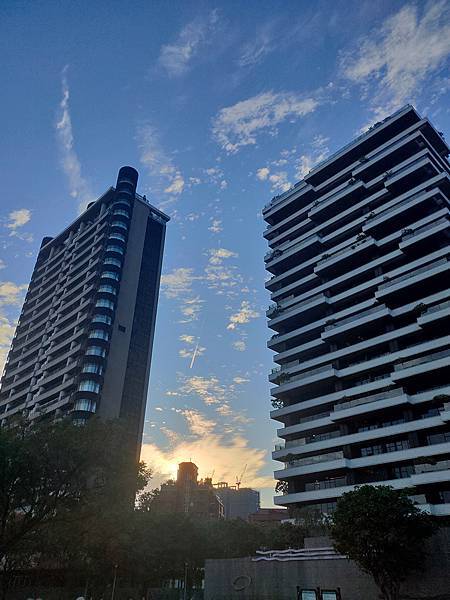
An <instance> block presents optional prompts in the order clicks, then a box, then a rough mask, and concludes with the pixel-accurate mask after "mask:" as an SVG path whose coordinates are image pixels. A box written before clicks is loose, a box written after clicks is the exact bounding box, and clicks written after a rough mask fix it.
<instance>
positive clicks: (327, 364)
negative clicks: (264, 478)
mask: <svg viewBox="0 0 450 600" xmlns="http://www.w3.org/2000/svg"><path fill="white" fill-rule="evenodd" d="M448 154H449V148H448V146H447V144H446V142H445V140H444V138H443V135H442V134H441V133H440V132H438V131H437V130H436V129H435V128H434V127H433V125H432V124H431V123H430V121H429V120H428V119H427V118H422V117H421V116H420V115H419V114H418V113H417V112H416V111H415V109H414V108H413V107H412V106H409V105H408V106H405V107H404V108H402V109H401V110H399V111H397V112H396V113H395V114H393V115H391V116H390V117H388V118H387V119H385V120H384V121H383V122H381V123H377V124H376V125H374V126H373V127H372V128H371V129H370V130H369V131H368V132H366V133H365V134H363V135H362V136H360V137H359V138H357V139H356V140H354V141H353V142H351V143H350V144H348V145H347V146H345V147H344V148H342V149H341V150H340V151H338V152H336V153H335V154H334V155H332V156H330V157H329V158H328V159H327V160H325V161H324V162H323V163H321V164H320V165H317V166H316V167H315V168H314V169H313V170H312V171H310V173H309V174H308V175H307V176H306V177H305V178H304V180H302V181H300V182H299V183H298V184H296V185H295V186H294V188H292V189H291V190H289V191H287V192H286V193H285V194H282V195H281V196H278V197H276V198H274V199H273V200H272V202H271V203H270V204H269V205H267V206H266V207H265V208H264V211H263V214H264V218H265V220H266V222H267V229H266V232H265V234H264V235H265V237H266V239H267V240H268V243H269V246H270V252H268V254H267V255H266V257H265V259H266V267H267V270H268V271H269V273H270V274H271V278H270V280H269V281H268V282H267V284H266V287H267V288H268V289H269V290H270V292H271V297H272V300H273V302H274V304H273V305H272V306H271V307H270V308H269V310H268V312H267V316H268V319H269V321H268V323H269V327H270V328H271V329H272V330H274V334H273V335H272V337H271V339H270V341H269V343H268V345H269V348H271V349H272V350H274V352H275V356H274V360H275V362H276V363H277V366H276V367H275V368H274V369H273V371H272V374H271V375H270V381H271V382H272V383H273V388H272V390H271V393H272V396H273V398H274V400H273V403H274V410H273V412H272V418H274V419H276V420H277V421H279V422H280V423H281V424H282V426H281V427H280V429H279V430H278V435H279V437H281V438H282V439H283V442H282V443H281V444H279V445H277V447H276V448H275V452H274V453H273V458H274V459H275V460H278V461H280V462H281V463H282V465H281V466H280V469H279V470H278V471H276V473H275V477H276V478H277V479H278V480H281V481H282V482H284V484H283V486H284V494H283V495H282V496H279V497H277V498H276V499H275V502H276V504H279V505H284V506H287V507H310V508H315V509H318V510H320V511H322V512H329V511H331V510H333V507H334V506H335V504H336V500H337V499H338V498H339V497H340V496H341V495H342V494H343V493H345V492H347V491H350V490H352V489H354V487H355V486H357V485H359V484H377V483H384V484H387V485H391V486H393V487H394V488H397V489H400V488H412V489H413V490H414V492H413V494H414V496H415V499H416V500H417V502H418V503H419V504H420V505H421V506H422V507H423V509H424V510H428V511H429V512H430V513H431V514H433V515H437V516H439V515H442V516H443V515H449V514H450V335H449V334H450V166H449V163H448V160H447V156H448Z"/></svg>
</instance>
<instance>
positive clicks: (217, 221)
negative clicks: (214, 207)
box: [208, 219, 222, 233]
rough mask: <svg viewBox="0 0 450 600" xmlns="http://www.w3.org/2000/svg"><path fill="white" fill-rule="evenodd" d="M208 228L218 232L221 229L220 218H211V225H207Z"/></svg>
mask: <svg viewBox="0 0 450 600" xmlns="http://www.w3.org/2000/svg"><path fill="white" fill-rule="evenodd" d="M208 229H209V231H212V232H213V233H220V232H221V231H222V221H221V220H220V219H212V222H211V225H210V226H209V227H208Z"/></svg>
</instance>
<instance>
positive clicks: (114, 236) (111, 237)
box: [108, 233, 126, 242]
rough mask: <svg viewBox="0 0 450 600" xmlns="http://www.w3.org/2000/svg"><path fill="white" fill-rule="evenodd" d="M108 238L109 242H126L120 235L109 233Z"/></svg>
mask: <svg viewBox="0 0 450 600" xmlns="http://www.w3.org/2000/svg"><path fill="white" fill-rule="evenodd" d="M108 237H109V239H110V240H120V241H121V242H125V241H126V239H125V236H124V235H122V234H121V233H110V234H109V236H108Z"/></svg>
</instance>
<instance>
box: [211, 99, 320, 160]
mask: <svg viewBox="0 0 450 600" xmlns="http://www.w3.org/2000/svg"><path fill="white" fill-rule="evenodd" d="M318 105H319V100H318V99H316V98H312V97H304V96H303V95H300V94H297V93H295V92H273V91H269V92H264V93H262V94H258V95H257V96H253V97H252V98H248V99H247V100H242V101H241V102H238V103H237V104H234V105H233V106H228V107H226V108H222V109H221V110H220V111H219V113H218V114H217V116H216V117H215V118H214V120H213V129H212V131H213V135H214V137H215V139H216V141H217V142H218V143H219V145H220V146H221V147H222V148H223V149H224V150H226V152H228V153H235V152H237V151H238V150H239V149H240V148H242V147H243V146H248V145H254V144H256V142H257V136H258V135H259V134H261V133H263V132H266V133H270V134H271V135H276V133H277V126H278V125H280V124H281V123H282V122H283V121H286V120H287V119H289V120H290V121H293V120H296V119H298V118H300V117H304V116H305V115H307V114H309V113H311V112H313V111H314V110H315V109H316V108H317V106H318Z"/></svg>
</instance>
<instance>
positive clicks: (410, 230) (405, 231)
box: [402, 227, 413, 235]
mask: <svg viewBox="0 0 450 600" xmlns="http://www.w3.org/2000/svg"><path fill="white" fill-rule="evenodd" d="M410 233H413V230H412V229H411V228H410V227H407V228H406V229H403V230H402V235H409V234H410Z"/></svg>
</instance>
